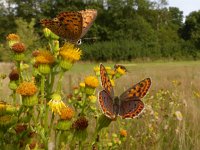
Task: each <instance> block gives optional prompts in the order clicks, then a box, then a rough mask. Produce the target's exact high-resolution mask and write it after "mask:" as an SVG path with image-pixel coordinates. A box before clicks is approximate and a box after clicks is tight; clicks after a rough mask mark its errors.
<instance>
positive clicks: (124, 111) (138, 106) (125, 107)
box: [119, 99, 144, 119]
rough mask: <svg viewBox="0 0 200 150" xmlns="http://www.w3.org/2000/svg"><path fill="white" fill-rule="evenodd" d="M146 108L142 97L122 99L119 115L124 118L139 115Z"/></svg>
mask: <svg viewBox="0 0 200 150" xmlns="http://www.w3.org/2000/svg"><path fill="white" fill-rule="evenodd" d="M143 109H144V103H143V102H142V101H141V100H140V99H133V100H129V101H121V103H120V108H119V116H121V117H122V119H125V118H134V117H137V116H138V115H139V114H140V113H141V112H142V110H143Z"/></svg>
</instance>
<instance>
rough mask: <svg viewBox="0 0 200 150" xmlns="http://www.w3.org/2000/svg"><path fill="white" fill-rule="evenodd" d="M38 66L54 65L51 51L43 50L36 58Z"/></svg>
mask: <svg viewBox="0 0 200 150" xmlns="http://www.w3.org/2000/svg"><path fill="white" fill-rule="evenodd" d="M35 60H36V63H37V64H52V63H54V56H53V55H52V54H51V52H50V51H47V50H41V51H39V52H38V55H37V56H36V57H35Z"/></svg>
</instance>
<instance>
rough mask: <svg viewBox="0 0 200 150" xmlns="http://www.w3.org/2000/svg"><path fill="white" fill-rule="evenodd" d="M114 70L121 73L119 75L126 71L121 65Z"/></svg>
mask: <svg viewBox="0 0 200 150" xmlns="http://www.w3.org/2000/svg"><path fill="white" fill-rule="evenodd" d="M116 71H117V72H118V73H119V74H121V75H124V74H125V73H126V71H125V70H124V69H122V68H121V67H118V68H117V69H116Z"/></svg>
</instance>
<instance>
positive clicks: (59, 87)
mask: <svg viewBox="0 0 200 150" xmlns="http://www.w3.org/2000/svg"><path fill="white" fill-rule="evenodd" d="M63 76H64V71H60V76H59V79H58V84H57V88H56V93H61V89H62V79H63Z"/></svg>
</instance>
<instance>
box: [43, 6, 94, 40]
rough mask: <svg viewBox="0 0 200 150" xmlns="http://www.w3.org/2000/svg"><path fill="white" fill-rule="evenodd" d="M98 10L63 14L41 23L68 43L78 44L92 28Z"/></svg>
mask: <svg viewBox="0 0 200 150" xmlns="http://www.w3.org/2000/svg"><path fill="white" fill-rule="evenodd" d="M96 16H97V10H94V9H86V10H81V11H77V12H75V11H71V12H70V11H69V12H61V13H59V14H58V15H57V16H56V17H55V18H53V19H42V20H41V21H40V23H41V24H42V25H43V26H44V27H47V28H49V29H50V30H51V31H52V32H53V33H55V34H56V35H58V36H60V37H62V38H65V39H66V40H67V41H69V42H72V43H77V41H78V40H80V39H81V38H82V37H83V36H84V35H85V34H86V33H87V31H88V30H89V28H90V27H91V26H92V24H93V22H94V20H95V19H96Z"/></svg>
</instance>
